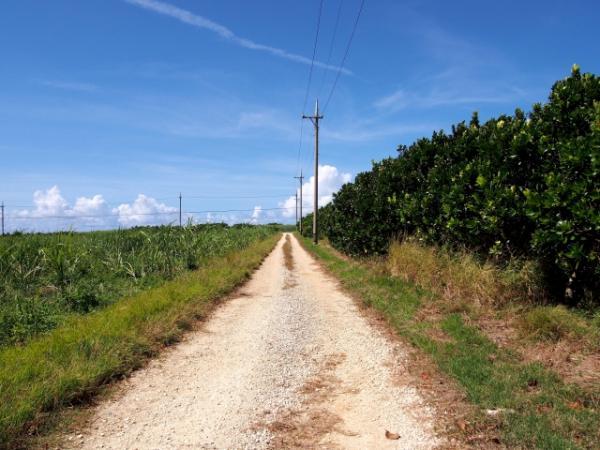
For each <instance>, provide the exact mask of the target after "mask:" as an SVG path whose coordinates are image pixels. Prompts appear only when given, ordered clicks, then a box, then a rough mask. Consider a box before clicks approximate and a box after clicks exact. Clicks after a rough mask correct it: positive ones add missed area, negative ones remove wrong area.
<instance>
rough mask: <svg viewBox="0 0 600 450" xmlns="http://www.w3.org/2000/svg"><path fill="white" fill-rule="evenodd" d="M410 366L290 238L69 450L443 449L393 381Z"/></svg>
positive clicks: (415, 402) (102, 408)
mask: <svg viewBox="0 0 600 450" xmlns="http://www.w3.org/2000/svg"><path fill="white" fill-rule="evenodd" d="M284 246H285V247H286V248H284ZM284 250H285V251H284ZM284 253H289V255H288V257H287V258H286V257H285V256H284ZM290 258H291V260H290ZM405 361H406V354H405V352H404V351H403V349H402V348H401V347H400V345H399V344H398V343H394V342H390V341H389V340H388V339H387V338H385V337H384V336H383V335H382V334H381V333H380V332H379V331H377V330H376V329H374V328H373V327H371V326H370V325H369V323H368V321H367V320H366V319H365V318H364V317H362V316H361V314H360V312H359V311H358V308H357V307H356V305H355V304H354V301H353V300H352V299H350V298H349V297H348V296H346V295H345V294H344V293H342V292H341V291H340V290H339V288H338V287H337V285H336V283H335V281H333V280H331V279H330V278H328V277H327V276H325V275H324V274H323V272H322V271H321V270H320V268H319V267H318V265H317V264H316V262H315V261H314V260H313V259H312V257H310V256H309V255H308V253H306V251H305V250H304V249H303V248H302V247H301V246H300V245H299V244H298V242H297V241H296V239H295V238H294V237H293V236H291V235H289V234H286V236H285V237H284V238H282V239H281V240H280V242H279V243H278V244H277V246H276V248H275V250H274V251H273V252H272V253H271V254H270V255H269V256H268V257H267V259H266V260H265V261H264V263H263V264H262V266H261V267H260V269H259V270H258V271H257V272H256V273H255V274H254V276H253V277H252V278H251V280H250V281H249V282H248V283H247V284H246V285H245V286H244V287H243V288H242V289H241V290H240V291H239V292H238V293H237V294H236V296H235V298H232V299H231V300H229V301H227V302H225V303H224V304H223V305H222V306H221V307H219V308H218V309H217V310H216V311H215V313H214V314H213V316H212V317H211V318H210V320H208V321H207V323H206V324H205V325H204V327H203V329H202V330H201V331H198V332H194V333H190V335H188V336H187V338H186V339H185V340H184V341H183V342H181V343H180V344H179V345H177V346H175V347H174V348H172V349H169V350H167V351H166V352H165V353H164V354H163V355H162V356H161V357H160V358H158V359H156V360H154V361H152V362H151V363H150V364H149V365H148V366H147V367H146V368H144V369H142V370H140V371H138V372H136V373H135V374H134V375H133V376H132V377H130V378H129V379H128V380H126V381H124V382H123V383H122V385H121V386H120V387H119V391H118V393H117V395H115V396H113V398H112V399H110V400H107V401H106V402H104V403H102V404H101V405H99V406H98V407H96V408H95V411H94V413H93V416H92V419H91V420H90V424H89V427H88V428H87V429H86V430H82V431H80V432H79V433H78V434H73V435H67V436H65V437H64V440H63V442H64V444H63V448H84V449H98V448H107V449H166V448H181V449H184V448H194V449H233V448H235V449H242V448H253V449H254V448H256V449H260V448H315V447H318V448H356V449H368V448H373V449H384V448H398V449H399V448H402V449H406V448H411V449H421V448H423V449H425V448H433V447H435V446H437V445H438V444H440V443H441V441H440V439H439V438H438V437H436V436H435V434H434V432H433V427H434V416H433V411H431V410H430V409H429V408H428V407H427V406H426V405H425V404H424V402H423V400H422V399H421V397H420V396H419V395H418V393H417V392H416V391H415V389H414V388H412V387H410V386H401V385H400V386H399V385H398V384H397V383H395V382H394V380H395V379H396V380H397V379H398V377H395V375H397V374H395V373H394V370H393V369H392V368H393V367H402V366H403V362H405ZM386 430H390V431H391V432H393V433H397V434H399V435H400V438H399V439H398V440H390V439H387V438H386V436H385V431H386Z"/></svg>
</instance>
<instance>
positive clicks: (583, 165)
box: [304, 66, 600, 308]
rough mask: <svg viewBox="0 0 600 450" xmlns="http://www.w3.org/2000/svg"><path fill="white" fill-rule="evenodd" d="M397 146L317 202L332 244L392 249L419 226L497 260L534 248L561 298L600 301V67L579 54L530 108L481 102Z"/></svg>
mask: <svg viewBox="0 0 600 450" xmlns="http://www.w3.org/2000/svg"><path fill="white" fill-rule="evenodd" d="M398 153H399V154H398V156H397V157H396V158H388V159H385V160H383V161H381V162H377V163H374V165H373V168H372V169H371V170H370V171H367V172H364V173H360V174H358V175H357V177H356V179H355V180H354V182H352V183H348V184H346V185H344V186H343V187H342V188H341V189H340V191H339V192H338V193H337V194H335V196H334V199H333V201H332V202H331V203H330V204H329V205H327V206H326V207H324V208H321V211H320V218H321V224H322V233H323V234H324V235H326V236H327V237H328V238H329V240H330V242H331V244H332V245H333V246H334V247H335V248H337V249H338V250H341V251H343V252H345V253H347V254H350V255H355V256H368V255H377V254H385V253H387V251H388V247H389V244H390V242H391V241H392V240H393V239H405V238H406V237H416V238H418V239H419V240H420V241H421V242H423V243H426V244H432V245H439V246H444V247H449V248H454V249H459V250H462V249H467V250H469V251H470V252H472V253H473V254H475V255H477V256H478V257H479V258H482V259H489V260H491V261H493V262H494V263H495V264H497V265H499V266H504V267H506V266H509V265H511V264H512V261H513V260H515V259H517V260H527V261H530V262H531V264H533V265H535V267H536V272H537V273H536V277H538V278H539V281H541V282H543V284H544V286H543V287H544V288H545V294H546V295H547V296H549V297H551V299H552V300H553V301H557V302H562V303H565V304H568V305H570V306H579V307H584V308H593V307H597V306H599V305H600V297H599V296H598V295H599V294H600V77H597V76H595V75H593V74H590V73H585V74H583V73H581V71H580V69H579V67H577V66H574V67H573V69H572V72H571V75H570V76H568V77H566V78H565V79H563V80H560V81H558V82H556V83H555V84H554V86H553V87H552V90H551V92H550V95H549V98H548V102H547V103H545V104H543V105H542V104H536V105H534V106H533V108H532V110H531V112H529V113H527V114H526V113H525V112H524V111H522V110H520V109H517V110H516V111H515V112H514V114H512V115H502V116H500V117H498V118H493V119H490V120H488V121H487V122H485V123H480V121H479V118H478V116H477V114H476V113H474V114H473V116H472V118H471V120H470V122H468V123H466V122H461V123H459V124H456V125H454V126H453V127H452V130H451V132H450V133H446V132H444V131H437V132H435V133H433V135H432V137H431V138H422V139H419V140H417V141H416V142H415V143H413V144H412V145H411V146H410V147H407V146H404V145H401V146H399V147H398ZM311 218H312V216H311V215H309V216H308V217H306V218H305V219H304V230H306V233H307V235H310V234H311V233H312V226H311ZM536 283H537V282H536Z"/></svg>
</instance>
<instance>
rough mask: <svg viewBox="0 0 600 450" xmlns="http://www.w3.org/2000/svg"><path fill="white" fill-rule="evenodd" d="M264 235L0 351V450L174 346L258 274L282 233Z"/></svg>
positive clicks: (67, 319) (73, 316) (72, 317)
mask: <svg viewBox="0 0 600 450" xmlns="http://www.w3.org/2000/svg"><path fill="white" fill-rule="evenodd" d="M267 236H268V237H265V236H262V237H260V238H259V237H255V239H254V240H253V242H248V243H247V244H245V245H244V246H243V247H242V248H237V249H235V250H230V251H229V252H227V254H225V255H222V256H215V257H212V258H209V259H206V260H204V261H203V264H202V266H201V267H200V268H199V269H197V270H195V271H188V272H184V273H182V274H180V275H179V276H177V277H176V278H175V279H172V280H170V281H166V282H164V283H162V284H161V285H160V286H158V287H153V288H150V289H148V290H146V291H144V292H139V293H136V294H134V295H131V296H129V297H126V298H123V299H121V300H119V301H117V302H115V303H113V304H111V305H109V306H106V307H104V308H103V309H99V310H96V311H93V312H90V313H88V314H86V315H82V316H81V315H70V316H68V317H67V318H65V319H64V320H63V321H62V322H61V324H60V326H58V327H57V328H56V329H54V330H52V331H49V332H47V333H45V334H42V335H40V336H37V337H34V338H31V339H29V340H28V342H27V343H26V344H24V345H22V346H12V347H6V348H4V349H2V350H0V447H11V446H14V443H15V441H16V440H17V439H18V438H19V436H21V435H23V434H24V433H27V432H29V433H31V432H36V430H37V429H38V428H43V426H44V424H45V423H46V422H47V419H48V417H49V415H50V414H51V413H52V412H53V411H55V410H56V409H57V408H59V407H61V406H63V405H68V404H73V403H74V402H78V401H80V400H81V399H85V398H87V397H89V396H91V395H94V394H95V393H96V392H98V390H99V389H100V388H101V386H102V385H105V384H106V383H108V382H110V381H111V380H112V379H115V378H118V377H120V376H122V375H124V374H127V373H129V372H130V371H132V370H134V369H136V368H138V367H140V366H141V365H142V364H143V362H144V361H145V360H146V359H147V358H149V357H151V356H152V355H154V354H156V352H157V351H158V350H159V349H160V348H161V347H162V346H164V345H168V344H171V343H174V342H176V341H177V340H178V339H179V338H180V336H181V335H182V334H183V333H184V332H185V331H186V330H188V329H190V328H191V326H192V325H193V323H194V321H195V320H197V319H199V318H202V317H204V316H205V315H206V314H207V313H208V312H209V311H210V310H211V308H212V306H213V305H214V304H215V301H216V300H218V299H219V298H221V297H222V296H223V295H225V294H227V293H228V292H230V291H231V290H232V289H233V288H234V287H235V286H237V285H238V284H239V283H241V282H242V281H244V280H245V279H247V278H248V277H249V275H250V273H251V271H252V270H253V269H255V268H256V267H258V265H259V264H260V263H261V261H262V260H263V259H264V257H265V256H266V255H267V254H268V253H269V252H270V251H271V250H272V248H273V247H274V245H275V243H276V241H277V240H278V239H279V237H280V234H273V233H269V234H268V235H267Z"/></svg>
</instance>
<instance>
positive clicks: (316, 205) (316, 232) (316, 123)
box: [302, 99, 323, 244]
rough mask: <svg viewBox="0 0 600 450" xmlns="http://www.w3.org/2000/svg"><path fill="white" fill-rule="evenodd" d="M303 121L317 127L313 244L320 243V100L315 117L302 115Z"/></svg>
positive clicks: (316, 106)
mask: <svg viewBox="0 0 600 450" xmlns="http://www.w3.org/2000/svg"><path fill="white" fill-rule="evenodd" d="M302 118H303V119H310V121H311V122H312V124H313V125H314V126H315V189H314V197H313V205H314V208H313V242H314V243H315V244H318V243H319V222H318V218H317V211H318V210H319V120H321V119H322V118H323V116H320V115H319V99H317V103H316V105H315V115H314V116H305V115H304V114H303V115H302Z"/></svg>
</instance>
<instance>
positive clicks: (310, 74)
mask: <svg viewBox="0 0 600 450" xmlns="http://www.w3.org/2000/svg"><path fill="white" fill-rule="evenodd" d="M322 13H323V0H321V2H320V3H319V16H318V18H317V31H316V33H315V43H314V45H313V54H312V60H311V62H310V70H309V71H308V83H307V84H306V93H305V94H304V104H303V105H302V114H304V112H305V110H306V103H307V102H308V94H309V92H310V84H311V81H312V74H313V68H314V66H315V57H316V56H317V44H318V42H319V30H320V29H321V14H322Z"/></svg>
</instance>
